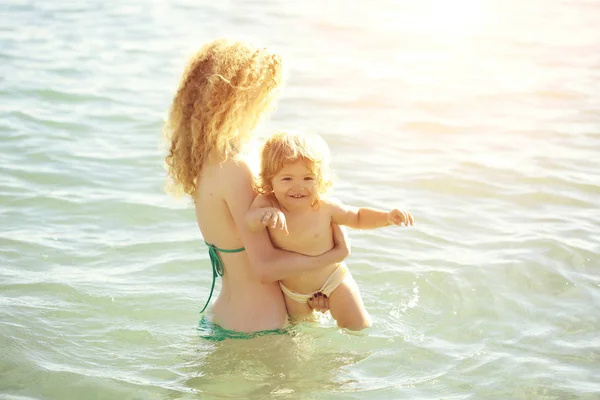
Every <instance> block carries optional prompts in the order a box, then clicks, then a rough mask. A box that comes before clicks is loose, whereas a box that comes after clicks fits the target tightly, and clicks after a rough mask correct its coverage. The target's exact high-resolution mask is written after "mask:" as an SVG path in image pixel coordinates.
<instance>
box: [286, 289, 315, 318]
mask: <svg viewBox="0 0 600 400" xmlns="http://www.w3.org/2000/svg"><path fill="white" fill-rule="evenodd" d="M283 297H284V298H285V306H286V308H287V312H288V315H289V316H290V320H292V321H307V320H314V314H313V309H312V308H310V306H309V305H308V304H307V303H298V302H297V301H294V300H292V299H290V298H289V297H287V296H286V295H284V296H283Z"/></svg>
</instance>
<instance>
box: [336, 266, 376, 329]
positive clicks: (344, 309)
mask: <svg viewBox="0 0 600 400" xmlns="http://www.w3.org/2000/svg"><path fill="white" fill-rule="evenodd" d="M329 311H330V312H331V316H332V317H333V318H334V319H335V320H336V321H337V324H338V326H339V327H340V328H347V329H350V330H353V331H359V330H361V329H364V328H368V327H369V326H371V317H370V316H369V313H368V312H367V310H365V306H364V304H363V301H362V297H361V296H360V291H359V290H358V285H357V284H356V282H355V281H354V278H353V277H352V275H350V274H349V273H348V275H346V277H345V278H344V281H343V282H342V283H341V284H340V286H338V287H337V288H336V289H335V290H334V291H333V292H332V293H331V295H330V296H329Z"/></svg>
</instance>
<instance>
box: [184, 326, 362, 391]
mask: <svg viewBox="0 0 600 400" xmlns="http://www.w3.org/2000/svg"><path fill="white" fill-rule="evenodd" d="M320 329H321V328H318V327H312V328H308V327H304V328H302V327H298V328H295V329H293V330H292V331H291V333H288V334H284V335H268V336H262V337H258V338H254V339H250V340H225V341H222V342H217V343H214V344H211V345H206V343H203V346H202V349H201V350H199V351H198V354H197V359H194V360H192V361H190V362H189V363H188V365H186V366H185V368H184V372H185V374H186V375H187V376H192V377H191V378H189V379H187V380H186V386H188V387H189V388H191V389H192V390H193V391H194V392H195V393H197V394H198V395H200V396H219V395H222V394H223V393H224V391H223V389H224V388H227V392H226V393H227V395H228V396H233V397H241V398H263V397H268V396H273V395H285V394H302V395H309V394H318V393H320V392H323V391H324V392H327V393H336V392H339V391H341V390H342V389H344V388H346V387H348V386H349V385H358V386H360V385H359V382H358V381H353V380H349V379H348V378H344V376H343V372H344V370H345V368H346V367H351V366H356V365H358V364H360V362H361V361H363V360H364V359H366V358H367V357H369V356H370V354H371V351H363V352H360V351H357V350H359V349H356V348H355V346H354V345H355V344H354V343H353V344H352V349H348V348H346V349H344V348H336V347H338V346H332V345H331V344H332V342H333V341H338V340H339V338H337V336H339V334H340V333H339V332H338V331H337V329H328V330H324V332H323V331H318V330H320ZM353 336H355V335H353ZM344 342H346V344H348V341H347V340H344Z"/></svg>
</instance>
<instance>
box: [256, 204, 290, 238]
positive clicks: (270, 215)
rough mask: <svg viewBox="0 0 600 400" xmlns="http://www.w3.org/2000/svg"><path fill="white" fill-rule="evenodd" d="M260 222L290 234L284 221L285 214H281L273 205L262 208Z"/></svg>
mask: <svg viewBox="0 0 600 400" xmlns="http://www.w3.org/2000/svg"><path fill="white" fill-rule="evenodd" d="M260 223H261V224H263V225H264V226H267V227H269V226H270V227H271V228H273V229H276V228H279V229H281V230H282V231H283V232H284V233H285V234H286V235H289V234H290V233H289V232H288V229H287V224H286V222H285V214H283V212H282V211H281V210H279V209H277V208H275V207H269V208H265V209H264V212H263V214H262V217H261V220H260Z"/></svg>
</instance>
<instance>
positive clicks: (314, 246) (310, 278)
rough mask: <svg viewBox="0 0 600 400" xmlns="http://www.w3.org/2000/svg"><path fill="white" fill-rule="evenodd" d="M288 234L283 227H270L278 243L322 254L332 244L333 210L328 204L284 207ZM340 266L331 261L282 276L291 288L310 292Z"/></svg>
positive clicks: (301, 291) (276, 245) (278, 245)
mask: <svg viewBox="0 0 600 400" xmlns="http://www.w3.org/2000/svg"><path fill="white" fill-rule="evenodd" d="M282 212H283V213H284V214H285V218H286V223H287V228H288V232H289V235H286V234H285V233H284V232H283V231H282V230H281V229H271V228H269V235H270V236H271V241H272V242H273V245H274V246H275V247H278V248H280V249H282V250H287V251H293V252H296V253H300V254H305V255H309V256H317V255H320V254H323V253H325V252H327V251H329V250H331V249H332V248H333V236H332V231H331V212H330V210H329V207H328V206H327V204H322V205H321V206H320V207H319V208H318V209H316V210H315V209H312V208H311V209H307V210H301V211H296V210H294V211H284V210H282ZM336 267H337V265H336V264H332V265H328V266H327V267H323V268H320V269H318V270H315V271H310V272H305V273H302V274H298V275H295V276H292V277H289V278H287V279H284V280H282V282H283V284H284V285H285V286H287V287H288V288H289V289H291V290H293V291H295V292H298V293H311V292H315V291H317V290H319V289H320V288H321V286H322V285H323V283H324V282H325V281H326V280H327V278H328V277H329V276H330V275H331V273H332V272H333V271H334V270H335V268H336Z"/></svg>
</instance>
